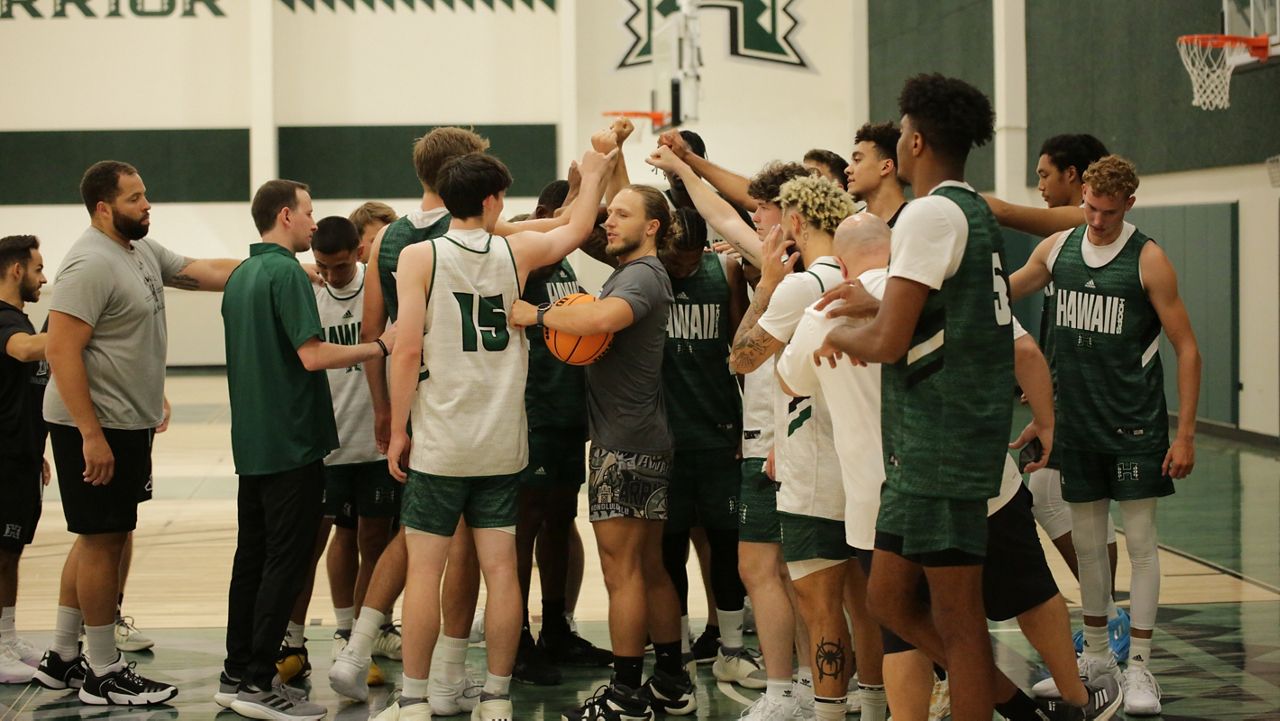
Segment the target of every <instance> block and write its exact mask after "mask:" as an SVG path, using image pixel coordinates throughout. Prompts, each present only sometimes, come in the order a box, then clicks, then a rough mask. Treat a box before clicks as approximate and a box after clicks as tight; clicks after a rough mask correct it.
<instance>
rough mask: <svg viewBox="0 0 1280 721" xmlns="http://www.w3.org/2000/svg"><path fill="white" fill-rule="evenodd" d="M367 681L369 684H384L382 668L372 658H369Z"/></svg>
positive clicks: (385, 683) (384, 677) (385, 678)
mask: <svg viewBox="0 0 1280 721" xmlns="http://www.w3.org/2000/svg"><path fill="white" fill-rule="evenodd" d="M368 683H369V685H370V686H386V685H387V677H386V676H383V675H382V669H380V668H378V664H376V663H374V662H373V660H372V659H370V660H369V676H368Z"/></svg>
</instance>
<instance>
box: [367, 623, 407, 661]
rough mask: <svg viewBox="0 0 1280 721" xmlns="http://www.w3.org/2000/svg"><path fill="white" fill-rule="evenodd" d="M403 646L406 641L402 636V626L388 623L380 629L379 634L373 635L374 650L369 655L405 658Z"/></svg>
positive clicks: (392, 658)
mask: <svg viewBox="0 0 1280 721" xmlns="http://www.w3.org/2000/svg"><path fill="white" fill-rule="evenodd" d="M403 647H404V641H403V639H401V638H400V627H399V626H397V625H395V624H392V623H388V624H385V625H383V627H382V628H380V629H378V635H377V636H374V637H373V650H372V651H371V652H370V653H369V655H370V656H381V657H383V658H389V659H391V660H392V661H399V660H401V659H403V658H404V650H403Z"/></svg>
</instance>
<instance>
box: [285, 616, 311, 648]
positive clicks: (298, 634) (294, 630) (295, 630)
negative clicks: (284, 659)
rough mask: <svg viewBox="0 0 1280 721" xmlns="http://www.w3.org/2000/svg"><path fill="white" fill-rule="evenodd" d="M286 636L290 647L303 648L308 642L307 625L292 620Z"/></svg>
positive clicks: (286, 642) (286, 641) (287, 644)
mask: <svg viewBox="0 0 1280 721" xmlns="http://www.w3.org/2000/svg"><path fill="white" fill-rule="evenodd" d="M284 638H285V645H286V646H288V647H289V648H301V647H302V646H303V645H304V644H305V643H306V642H307V627H306V626H303V625H302V624H300V623H294V622H293V621H290V622H289V631H288V633H286V634H285V637H284Z"/></svg>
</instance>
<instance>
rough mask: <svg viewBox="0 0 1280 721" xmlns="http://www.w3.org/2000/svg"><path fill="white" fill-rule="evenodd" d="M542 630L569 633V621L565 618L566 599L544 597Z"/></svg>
mask: <svg viewBox="0 0 1280 721" xmlns="http://www.w3.org/2000/svg"><path fill="white" fill-rule="evenodd" d="M542 630H543V631H544V632H546V631H551V632H552V633H568V632H569V622H568V621H566V620H565V618H564V599H563V598H559V599H550V598H544V599H542Z"/></svg>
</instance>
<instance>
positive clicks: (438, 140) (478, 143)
mask: <svg viewBox="0 0 1280 721" xmlns="http://www.w3.org/2000/svg"><path fill="white" fill-rule="evenodd" d="M488 149H489V141H488V140H486V139H485V138H482V137H480V136H479V135H477V134H476V133H475V132H473V131H471V130H467V129H466V128H453V127H446V128H436V129H435V130H432V131H431V132H429V133H427V134H426V135H424V136H422V137H421V138H418V139H417V141H415V142H414V144H413V169H414V170H415V171H416V172H417V173H418V180H419V181H420V182H421V183H422V187H424V188H426V189H427V190H432V191H434V190H435V189H436V175H437V174H439V172H440V168H442V167H444V164H445V163H447V162H449V161H450V160H453V159H454V158H456V157H459V156H461V155H468V154H470V153H483V152H484V151H486V150H488Z"/></svg>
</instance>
